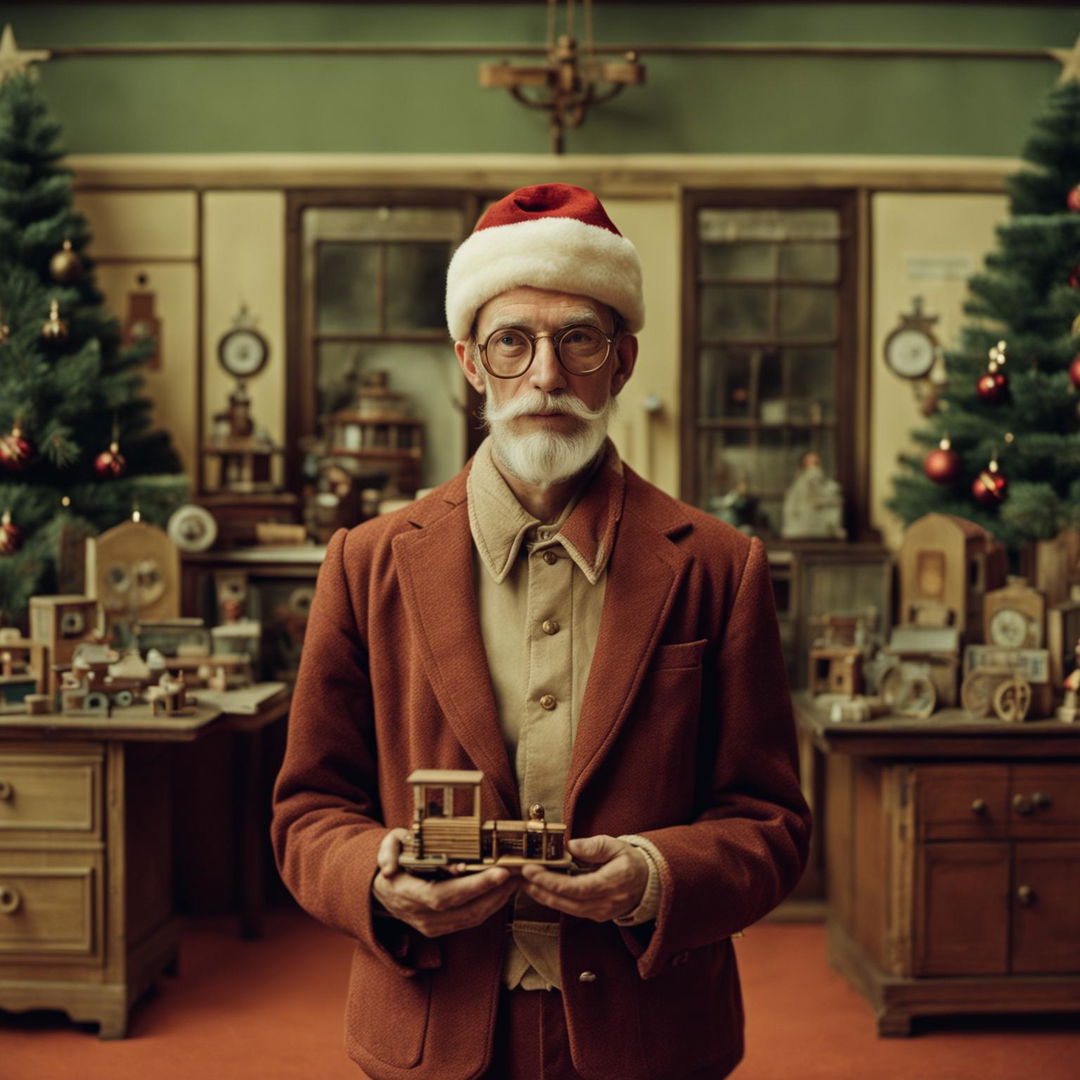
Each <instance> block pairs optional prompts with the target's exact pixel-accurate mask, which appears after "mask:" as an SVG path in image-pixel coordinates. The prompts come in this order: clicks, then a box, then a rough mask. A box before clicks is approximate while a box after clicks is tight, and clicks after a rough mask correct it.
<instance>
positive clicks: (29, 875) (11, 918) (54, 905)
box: [0, 852, 101, 960]
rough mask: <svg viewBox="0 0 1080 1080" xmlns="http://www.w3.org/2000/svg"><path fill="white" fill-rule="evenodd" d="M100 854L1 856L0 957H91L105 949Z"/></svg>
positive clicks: (22, 854) (25, 853) (15, 853)
mask: <svg viewBox="0 0 1080 1080" xmlns="http://www.w3.org/2000/svg"><path fill="white" fill-rule="evenodd" d="M100 879H101V867H100V862H99V856H97V855H93V854H89V853H88V854H85V855H80V854H79V853H78V852H71V853H64V854H63V855H60V854H57V855H55V856H53V857H51V858H50V857H49V856H47V855H43V854H38V853H34V852H5V853H4V855H3V858H2V859H0V960H9V959H15V958H17V957H19V956H32V957H38V958H42V959H43V958H46V957H56V958H57V959H64V958H74V957H79V958H89V957H92V956H94V955H95V953H96V952H97V951H98V948H99V945H98V943H99V940H100V934H99V933H98V931H97V922H98V913H99V911H100V907H101V884H100Z"/></svg>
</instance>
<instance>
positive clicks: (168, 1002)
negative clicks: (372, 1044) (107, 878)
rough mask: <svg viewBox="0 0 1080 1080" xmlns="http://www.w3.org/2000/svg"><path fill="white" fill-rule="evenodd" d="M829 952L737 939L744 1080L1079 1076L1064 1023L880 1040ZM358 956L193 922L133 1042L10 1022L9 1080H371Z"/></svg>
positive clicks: (798, 932) (0, 1027)
mask: <svg viewBox="0 0 1080 1080" xmlns="http://www.w3.org/2000/svg"><path fill="white" fill-rule="evenodd" d="M824 950H825V944H824V931H823V929H822V927H821V926H818V925H814V924H804V923H787V924H785V923H765V924H762V925H761V926H757V927H754V928H752V929H751V930H750V932H749V933H747V935H746V937H745V938H743V939H742V940H741V941H739V942H738V954H739V961H740V964H741V967H742V971H743V985H744V991H745V997H746V1008H747V1015H748V1049H747V1055H746V1060H745V1061H744V1063H743V1064H742V1065H741V1066H740V1067H739V1068H738V1069H737V1070H736V1072H735V1073H734V1080H1075V1078H1077V1077H1080V1032H1078V1031H1073V1030H1068V1029H1065V1028H1064V1027H1062V1026H1060V1025H1059V1026H1057V1027H1046V1028H1045V1029H1042V1030H1040V1029H1037V1027H1035V1025H1033V1022H1032V1021H1028V1022H1026V1023H1021V1022H1013V1023H1009V1024H1008V1025H1007V1026H1005V1027H1004V1028H1001V1029H999V1030H996V1031H994V1030H988V1029H986V1028H982V1029H977V1028H974V1027H972V1026H968V1027H963V1026H959V1025H954V1026H952V1027H948V1028H942V1027H940V1026H937V1027H935V1028H934V1030H933V1031H930V1032H924V1033H921V1034H917V1035H916V1036H915V1037H913V1038H910V1039H879V1038H877V1036H876V1035H875V1034H874V1023H873V1017H872V1016H871V1013H870V1010H869V1008H868V1006H867V1005H866V1003H865V1002H864V1001H863V1000H862V998H860V997H859V995H858V994H856V993H855V991H854V990H852V989H851V988H850V987H849V986H848V984H847V983H846V982H845V981H844V979H842V978H841V977H840V976H839V975H837V974H836V973H834V972H832V971H830V970H829V968H828V966H827V965H826V963H825V954H824ZM348 956H349V945H348V943H347V942H346V941H345V940H344V939H342V938H340V937H339V936H337V935H336V934H333V933H331V932H330V931H327V930H325V929H323V928H321V927H319V926H317V925H316V924H314V923H313V922H311V921H310V920H309V919H307V918H306V917H305V916H303V915H302V914H300V913H299V912H296V911H293V910H280V911H275V912H272V913H271V914H270V916H269V919H268V923H267V936H266V937H265V938H264V939H263V940H262V941H259V942H249V941H241V940H240V939H239V938H237V937H236V936H235V924H234V923H233V922H232V921H231V920H224V919H213V920H199V921H196V922H193V923H192V924H191V925H190V926H189V928H188V932H187V934H186V936H185V939H184V943H183V947H182V951H181V970H180V976H179V978H176V979H172V978H166V979H163V980H162V981H161V984H160V987H159V989H158V991H157V992H156V993H154V994H152V995H151V996H149V997H148V998H147V999H146V1000H144V1001H143V1002H141V1003H140V1004H139V1005H137V1006H136V1008H135V1010H134V1013H133V1015H132V1023H131V1030H130V1037H129V1038H128V1039H125V1040H121V1041H116V1042H101V1041H100V1040H99V1039H98V1038H97V1037H96V1034H94V1030H95V1029H93V1028H92V1027H80V1026H77V1025H73V1024H71V1023H70V1022H68V1021H67V1020H66V1019H65V1018H64V1017H63V1016H61V1015H60V1014H53V1013H31V1014H27V1015H24V1016H17V1015H11V1014H3V1013H0V1080H360V1073H359V1070H357V1069H356V1068H355V1067H354V1066H353V1065H352V1064H351V1063H350V1062H349V1061H348V1060H347V1059H346V1058H345V1056H344V1052H343V1051H342V1049H341V1042H342V1005H343V1001H344V994H345V979H346V971H347V967H348ZM1033 1027H1035V1029H1033ZM447 1080H454V1078H452V1077H448V1078H447ZM611 1080H619V1078H617V1077H612V1078H611ZM656 1080H664V1078H663V1077H657V1078H656Z"/></svg>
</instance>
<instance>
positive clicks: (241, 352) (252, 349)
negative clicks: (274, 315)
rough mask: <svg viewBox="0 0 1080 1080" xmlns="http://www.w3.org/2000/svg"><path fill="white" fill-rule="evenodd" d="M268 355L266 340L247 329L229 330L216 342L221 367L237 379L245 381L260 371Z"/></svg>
mask: <svg viewBox="0 0 1080 1080" xmlns="http://www.w3.org/2000/svg"><path fill="white" fill-rule="evenodd" d="M269 355H270V347H269V345H267V343H266V338H264V337H263V336H262V334H260V333H259V332H258V331H256V330H251V329H249V328H247V327H241V328H240V329H238V330H230V331H229V332H228V333H227V334H226V335H225V336H224V337H223V338H222V339H221V341H220V342H218V359H219V360H220V361H221V366H222V367H223V368H224V369H225V370H226V371H227V372H228V373H229V374H230V375H235V376H236V377H237V378H238V379H246V378H248V377H249V376H251V375H254V374H256V373H257V372H259V371H261V370H262V368H263V365H264V364H265V363H266V360H267V357H268V356H269Z"/></svg>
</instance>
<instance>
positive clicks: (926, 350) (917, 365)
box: [885, 327, 935, 379]
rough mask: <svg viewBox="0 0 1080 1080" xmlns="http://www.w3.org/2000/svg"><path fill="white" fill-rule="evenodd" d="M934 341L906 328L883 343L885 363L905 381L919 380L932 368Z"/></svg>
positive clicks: (927, 336)
mask: <svg viewBox="0 0 1080 1080" xmlns="http://www.w3.org/2000/svg"><path fill="white" fill-rule="evenodd" d="M934 353H935V347H934V341H933V339H932V338H931V337H929V335H927V334H926V333H924V332H923V331H922V330H916V329H914V328H913V327H906V328H904V329H902V330H897V331H895V332H894V333H892V334H890V335H889V337H888V338H887V339H886V341H885V362H886V363H887V364H888V365H889V367H890V368H892V370H893V371H894V372H895V373H896V374H897V375H899V376H901V377H902V378H905V379H921V378H923V377H924V376H925V375H927V374H929V372H930V369H931V368H932V367H933V366H934Z"/></svg>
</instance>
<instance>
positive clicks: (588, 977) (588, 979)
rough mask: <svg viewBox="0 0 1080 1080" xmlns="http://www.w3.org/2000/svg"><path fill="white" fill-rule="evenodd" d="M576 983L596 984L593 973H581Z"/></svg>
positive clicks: (594, 973)
mask: <svg viewBox="0 0 1080 1080" xmlns="http://www.w3.org/2000/svg"><path fill="white" fill-rule="evenodd" d="M577 981H578V982H580V983H593V982H596V972H595V971H583V972H582V973H581V974H580V975H579V976H578V977H577Z"/></svg>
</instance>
